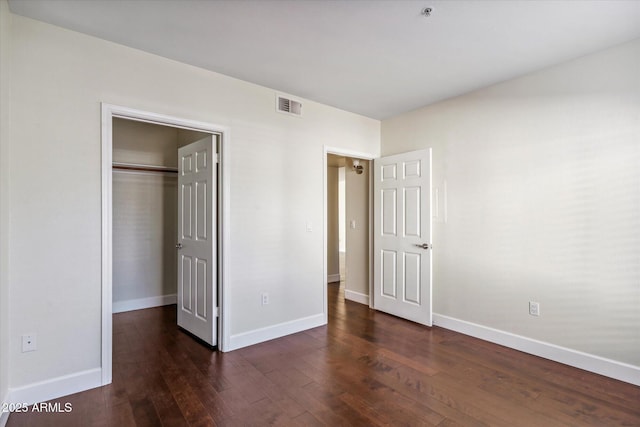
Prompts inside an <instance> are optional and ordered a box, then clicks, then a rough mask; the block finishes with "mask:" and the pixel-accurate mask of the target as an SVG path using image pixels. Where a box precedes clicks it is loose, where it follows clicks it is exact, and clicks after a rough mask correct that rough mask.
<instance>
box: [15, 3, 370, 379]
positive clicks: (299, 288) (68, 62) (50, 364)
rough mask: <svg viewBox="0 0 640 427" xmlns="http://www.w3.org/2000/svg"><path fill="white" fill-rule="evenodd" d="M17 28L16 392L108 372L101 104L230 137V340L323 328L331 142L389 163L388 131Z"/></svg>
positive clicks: (24, 24) (78, 38) (37, 27)
mask: <svg viewBox="0 0 640 427" xmlns="http://www.w3.org/2000/svg"><path fill="white" fill-rule="evenodd" d="M12 19H13V27H12V29H11V35H12V37H13V38H12V43H13V44H12V47H13V48H12V50H11V61H10V66H11V71H12V73H13V76H14V79H13V81H12V88H13V92H12V94H11V108H12V118H11V120H12V121H11V125H12V127H11V135H10V136H11V138H10V149H11V158H10V163H11V181H10V183H9V185H8V189H9V190H10V203H11V233H12V234H11V238H10V242H9V245H10V250H11V254H12V257H11V264H10V268H11V279H12V281H11V287H10V292H11V306H12V307H14V309H12V311H11V313H10V316H11V329H10V340H9V342H10V357H11V376H10V385H11V387H19V386H24V385H28V384H31V383H34V382H37V381H43V380H47V379H52V378H56V377H60V376H64V375H69V374H73V373H77V372H80V371H83V370H89V369H93V368H97V367H99V366H100V309H101V302H100V298H101V283H100V268H101V267H100V260H101V254H100V250H101V242H100V235H101V234H100V233H101V215H100V206H101V204H100V201H101V198H100V191H101V190H100V189H101V187H100V183H101V182H100V179H101V174H100V102H102V101H104V102H107V103H111V104H116V105H123V106H127V107H131V108H136V109H140V110H145V111H151V112H156V113H160V114H167V115H171V116H176V117H181V118H185V119H190V120H199V121H204V122H209V123H215V124H218V125H221V126H227V127H228V128H229V129H230V130H231V147H230V162H229V164H228V165H227V166H228V168H229V170H230V182H229V184H230V189H231V191H230V194H229V198H230V209H231V212H230V213H231V215H230V218H229V222H228V224H227V226H228V227H230V228H229V230H230V235H231V242H230V245H229V247H227V248H226V249H227V251H229V252H228V254H229V259H230V270H229V271H228V277H229V281H230V283H228V289H229V292H230V295H229V298H230V306H229V307H227V309H229V310H230V311H231V325H230V329H231V334H232V339H233V338H234V337H241V336H243V334H245V336H246V334H249V335H251V334H253V335H251V337H252V339H255V338H260V337H261V336H263V335H261V334H262V333H263V332H264V330H261V329H260V328H267V329H268V328H269V327H272V326H277V325H281V324H286V322H292V323H288V324H287V325H292V324H293V325H295V324H296V322H298V321H299V320H300V319H309V318H312V319H317V318H323V316H322V314H323V309H324V306H323V300H324V295H323V289H324V286H325V285H324V283H323V277H324V274H323V273H324V272H323V250H324V249H323V248H324V240H323V239H324V236H323V235H322V229H323V226H322V225H323V221H324V212H323V210H324V208H323V193H324V192H323V186H324V180H323V173H324V171H323V169H324V166H323V155H324V154H323V153H324V150H323V146H324V145H325V144H330V145H331V146H338V147H341V148H343V149H345V150H353V151H359V152H370V153H377V152H378V150H379V142H380V123H379V122H378V121H376V120H372V119H368V118H365V117H362V116H358V115H355V114H350V113H347V112H344V111H341V110H337V109H335V108H331V107H327V106H324V105H320V104H317V103H313V102H309V101H306V102H305V103H304V117H302V118H297V117H290V116H287V115H284V114H280V113H276V112H275V92H274V91H273V90H270V89H267V88H264V87H260V86H256V85H252V84H248V83H245V82H242V81H239V80H236V79H232V78H229V77H226V76H223V75H219V74H215V73H211V72H208V71H205V70H202V69H199V68H195V67H191V66H187V65H184V64H180V63H177V62H174V61H170V60H167V59H165V58H161V57H158V56H154V55H150V54H146V53H143V52H140V51H137V50H134V49H129V48H126V47H123V46H119V45H116V44H113V43H109V42H105V41H102V40H98V39H95V38H92V37H88V36H85V35H81V34H78V33H74V32H71V31H67V30H63V29H60V28H57V27H54V26H51V25H47V24H44V23H39V22H36V21H33V20H30V19H27V18H23V17H18V16H12ZM4 144H5V142H3V145H4ZM4 189H5V188H3V194H4ZM307 222H310V223H311V224H312V226H313V231H312V232H307V230H306V224H307ZM262 291H267V292H269V293H270V304H269V305H266V306H261V304H260V293H261V292H262ZM17 307H19V309H17ZM26 331H30V332H35V333H37V334H38V351H36V352H32V353H20V350H19V336H20V334H22V333H25V332H26Z"/></svg>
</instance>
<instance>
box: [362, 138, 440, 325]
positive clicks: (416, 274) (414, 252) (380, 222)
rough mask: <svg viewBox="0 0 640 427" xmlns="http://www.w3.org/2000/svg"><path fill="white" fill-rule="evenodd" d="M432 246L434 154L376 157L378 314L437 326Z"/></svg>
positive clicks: (376, 279) (424, 151) (376, 301)
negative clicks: (433, 315) (433, 317)
mask: <svg viewBox="0 0 640 427" xmlns="http://www.w3.org/2000/svg"><path fill="white" fill-rule="evenodd" d="M425 244H426V246H424V247H422V246H423V245H425ZM430 248H431V150H430V149H429V150H419V151H413V152H410V153H403V154H397V155H394V156H388V157H382V158H379V159H376V160H375V161H374V266H375V267H374V274H373V276H374V295H373V305H374V308H375V309H376V310H380V311H384V312H387V313H390V314H393V315H395V316H398V317H402V318H405V319H408V320H412V321H414V322H418V323H421V324H424V325H429V326H431V322H432V321H431V249H430Z"/></svg>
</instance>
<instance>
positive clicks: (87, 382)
mask: <svg viewBox="0 0 640 427" xmlns="http://www.w3.org/2000/svg"><path fill="white" fill-rule="evenodd" d="M100 386H102V369H100V368H95V369H89V370H87V371H82V372H77V373H74V374H70V375H64V376H62V377H57V378H52V379H50V380H46V381H41V382H38V383H33V384H28V385H26V386H23V387H18V388H10V389H9V396H8V398H7V400H6V402H12V403H25V404H27V405H32V404H34V403H39V402H45V401H47V400H51V399H57V398H58V397H62V396H68V395H70V394H74V393H78V392H81V391H85V390H89V389H92V388H96V387H100Z"/></svg>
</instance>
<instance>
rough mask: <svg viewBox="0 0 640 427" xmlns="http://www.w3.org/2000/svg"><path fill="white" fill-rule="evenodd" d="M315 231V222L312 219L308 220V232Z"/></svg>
mask: <svg viewBox="0 0 640 427" xmlns="http://www.w3.org/2000/svg"><path fill="white" fill-rule="evenodd" d="M311 232H313V224H312V223H311V221H307V233H311Z"/></svg>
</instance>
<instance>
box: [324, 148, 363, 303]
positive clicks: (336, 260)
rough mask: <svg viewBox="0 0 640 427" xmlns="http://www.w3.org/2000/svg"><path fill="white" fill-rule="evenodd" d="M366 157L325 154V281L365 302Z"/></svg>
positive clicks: (345, 296)
mask: <svg viewBox="0 0 640 427" xmlns="http://www.w3.org/2000/svg"><path fill="white" fill-rule="evenodd" d="M369 163H370V162H369V161H368V160H364V159H358V158H353V157H347V156H343V155H335V154H328V155H327V282H328V286H333V287H335V286H339V287H340V292H339V294H344V298H345V299H347V300H351V301H355V302H358V303H361V304H366V305H369V285H370V271H369V258H370V256H369V254H370V244H369V239H370V226H369V221H370V214H369V206H370V205H369V198H370V186H369V172H370V165H369Z"/></svg>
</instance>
